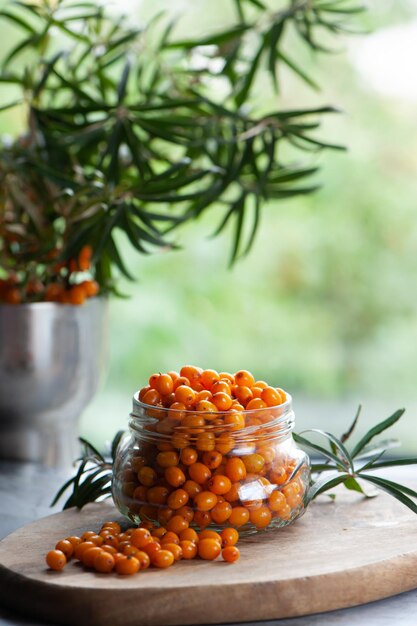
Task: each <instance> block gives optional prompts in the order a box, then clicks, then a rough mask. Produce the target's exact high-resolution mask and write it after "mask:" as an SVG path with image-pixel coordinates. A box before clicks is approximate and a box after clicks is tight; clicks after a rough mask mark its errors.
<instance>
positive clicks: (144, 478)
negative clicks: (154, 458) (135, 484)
mask: <svg viewBox="0 0 417 626" xmlns="http://www.w3.org/2000/svg"><path fill="white" fill-rule="evenodd" d="M156 478H157V476H156V472H155V470H154V469H152V467H149V466H147V465H145V467H141V468H140V470H139V471H138V479H139V482H141V483H142V485H145V487H152V486H153V485H154V484H155V482H156Z"/></svg>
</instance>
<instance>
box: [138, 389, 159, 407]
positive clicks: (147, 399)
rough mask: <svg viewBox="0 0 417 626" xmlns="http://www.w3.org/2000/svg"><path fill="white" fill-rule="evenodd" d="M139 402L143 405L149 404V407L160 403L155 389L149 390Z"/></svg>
mask: <svg viewBox="0 0 417 626" xmlns="http://www.w3.org/2000/svg"><path fill="white" fill-rule="evenodd" d="M141 402H143V404H149V405H150V406H156V405H157V404H159V403H160V402H161V396H160V395H159V393H158V392H157V390H156V389H149V390H148V391H147V392H146V393H145V395H144V396H143V398H142V400H141Z"/></svg>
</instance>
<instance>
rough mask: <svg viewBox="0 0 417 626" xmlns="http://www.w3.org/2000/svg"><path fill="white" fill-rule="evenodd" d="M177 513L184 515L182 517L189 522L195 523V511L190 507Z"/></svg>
mask: <svg viewBox="0 0 417 626" xmlns="http://www.w3.org/2000/svg"><path fill="white" fill-rule="evenodd" d="M176 513H177V514H178V515H182V517H185V519H186V520H187V522H192V521H193V518H194V511H193V509H192V508H191V507H190V506H182V507H181V508H180V509H177V511H176Z"/></svg>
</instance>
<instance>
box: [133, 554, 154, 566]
mask: <svg viewBox="0 0 417 626" xmlns="http://www.w3.org/2000/svg"><path fill="white" fill-rule="evenodd" d="M135 559H137V560H138V561H139V563H140V569H148V567H149V566H150V564H151V559H150V558H149V555H148V554H146V552H144V551H143V550H138V551H137V552H136V556H135Z"/></svg>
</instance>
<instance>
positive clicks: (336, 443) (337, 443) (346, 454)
mask: <svg viewBox="0 0 417 626" xmlns="http://www.w3.org/2000/svg"><path fill="white" fill-rule="evenodd" d="M306 432H309V433H317V434H319V435H322V436H323V437H326V439H328V440H329V441H330V442H331V443H332V444H334V446H335V448H337V450H338V451H339V453H340V454H341V456H342V459H341V460H342V462H343V461H344V462H345V463H346V465H349V467H350V468H351V469H352V470H353V461H352V457H351V455H350V454H349V452H348V451H347V449H346V447H345V446H344V445H343V443H342V442H341V441H340V439H338V438H337V437H335V436H334V435H332V433H329V432H326V431H324V430H320V429H319V428H310V429H308V430H304V431H302V434H304V433H306ZM336 456H337V454H336Z"/></svg>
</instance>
